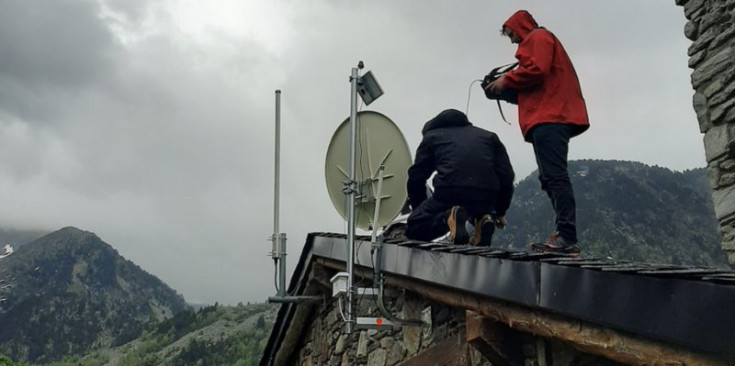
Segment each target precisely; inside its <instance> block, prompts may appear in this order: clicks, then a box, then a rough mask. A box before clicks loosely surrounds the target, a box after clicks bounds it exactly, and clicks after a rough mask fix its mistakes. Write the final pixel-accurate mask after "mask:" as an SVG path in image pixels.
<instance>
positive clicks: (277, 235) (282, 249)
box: [272, 90, 286, 298]
mask: <svg viewBox="0 0 735 366" xmlns="http://www.w3.org/2000/svg"><path fill="white" fill-rule="evenodd" d="M273 180H274V187H273V195H274V197H273V237H272V240H273V259H274V260H275V261H276V262H277V264H278V293H277V296H278V297H281V298H282V297H284V296H286V234H285V233H281V230H280V227H279V224H280V222H279V219H280V202H281V200H280V198H281V192H280V191H281V188H280V187H281V91H280V90H276V153H275V171H274V179H273Z"/></svg>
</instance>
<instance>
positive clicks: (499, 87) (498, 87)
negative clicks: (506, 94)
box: [485, 75, 505, 95]
mask: <svg viewBox="0 0 735 366" xmlns="http://www.w3.org/2000/svg"><path fill="white" fill-rule="evenodd" d="M503 80H505V75H503V76H501V77H499V78H497V79H496V80H495V81H493V82H492V83H490V84H487V86H486V87H485V89H488V90H490V91H491V92H492V93H493V94H496V95H500V93H502V92H503V90H504V89H505V85H503Z"/></svg>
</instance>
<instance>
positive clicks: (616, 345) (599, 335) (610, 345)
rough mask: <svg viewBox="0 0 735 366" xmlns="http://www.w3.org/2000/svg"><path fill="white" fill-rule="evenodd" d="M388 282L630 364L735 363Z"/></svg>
mask: <svg viewBox="0 0 735 366" xmlns="http://www.w3.org/2000/svg"><path fill="white" fill-rule="evenodd" d="M317 261H318V262H319V263H322V264H324V266H325V267H330V268H333V269H336V270H343V269H344V263H343V262H340V261H334V260H329V259H324V258H317ZM354 269H355V274H356V275H359V276H362V277H365V278H372V269H371V268H364V267H359V266H355V268H354ZM386 284H387V285H388V286H393V287H398V288H402V289H406V290H408V291H411V292H415V293H417V294H419V295H421V296H423V297H424V298H426V299H430V300H433V301H436V302H438V303H441V304H445V305H448V306H452V307H457V308H461V309H466V310H473V311H476V312H478V313H480V314H482V315H483V316H485V317H487V318H488V319H490V320H492V321H497V322H501V323H503V324H506V325H508V326H509V327H510V328H511V329H515V330H517V331H519V332H522V333H529V334H533V335H536V336H539V337H544V338H551V339H556V340H559V341H562V342H567V343H569V344H570V345H572V346H573V347H574V348H576V349H577V350H579V351H580V352H583V353H588V354H591V355H596V356H602V357H605V358H607V359H609V360H612V361H616V362H620V363H624V364H628V365H713V366H726V365H735V358H732V357H725V356H717V355H712V354H707V353H704V352H701V351H696V350H692V349H688V348H686V347H683V346H679V345H674V344H670V343H667V342H664V341H658V340H653V339H648V338H644V337H641V336H639V335H635V334H632V333H627V332H623V331H618V330H614V329H610V328H606V327H603V326H601V325H597V324H593V323H589V322H585V321H582V320H578V319H574V318H569V317H565V316H561V315H558V314H554V313H551V312H548V311H544V310H540V309H533V308H528V307H525V306H521V305H516V304H510V303H508V302H505V301H502V300H497V299H492V298H489V297H481V296H479V295H474V294H469V293H466V292H462V291H458V290H455V289H451V288H447V287H443V286H437V285H434V284H430V283H425V282H421V281H417V280H416V279H412V278H407V277H402V276H395V275H390V274H386Z"/></svg>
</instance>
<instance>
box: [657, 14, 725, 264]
mask: <svg viewBox="0 0 735 366" xmlns="http://www.w3.org/2000/svg"><path fill="white" fill-rule="evenodd" d="M676 5H680V6H683V8H684V16H686V18H687V19H688V22H687V24H686V27H685V28H684V33H685V34H686V36H687V38H689V39H690V40H692V45H691V46H690V47H689V50H688V54H689V67H690V68H692V69H693V71H692V87H693V88H694V91H695V92H694V109H695V111H696V113H697V119H698V120H699V128H700V131H701V132H702V133H703V134H704V146H705V154H706V159H707V172H708V175H709V178H710V184H711V186H712V189H713V193H712V198H713V200H714V205H715V213H716V215H717V219H718V220H719V222H720V228H721V231H722V234H723V238H722V249H723V250H725V252H727V254H728V258H729V261H730V264H731V265H732V264H735V108H733V106H735V98H733V93H734V91H735V67H733V66H735V65H734V63H735V49H734V48H733V47H734V46H735V43H734V42H735V36H734V35H735V1H732V0H676ZM662 6H663V5H662Z"/></svg>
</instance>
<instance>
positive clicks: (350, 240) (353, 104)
mask: <svg viewBox="0 0 735 366" xmlns="http://www.w3.org/2000/svg"><path fill="white" fill-rule="evenodd" d="M357 79H358V70H357V68H356V67H353V68H352V75H351V77H350V84H351V91H350V189H349V195H348V199H347V206H348V216H347V221H348V222H347V259H346V262H347V301H346V303H347V304H346V306H345V333H347V334H351V333H352V326H353V323H354V322H355V320H354V319H353V317H352V300H353V296H352V295H353V293H354V289H353V288H352V275H353V269H352V262H354V257H355V253H354V249H355V191H356V188H357V187H356V182H355V156H356V153H355V149H356V147H355V145H356V141H355V140H356V137H357Z"/></svg>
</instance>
